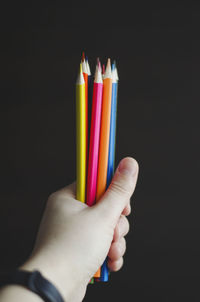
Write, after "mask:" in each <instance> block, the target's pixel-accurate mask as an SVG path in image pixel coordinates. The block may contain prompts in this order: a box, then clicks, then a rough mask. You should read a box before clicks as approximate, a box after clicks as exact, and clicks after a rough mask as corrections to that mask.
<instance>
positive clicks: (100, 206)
mask: <svg viewBox="0 0 200 302" xmlns="http://www.w3.org/2000/svg"><path fill="white" fill-rule="evenodd" d="M137 177H138V164H137V162H136V161H135V160H134V159H133V158H131V157H127V158H124V159H123V160H122V161H121V162H120V164H119V166H118V167H117V169H116V172H115V175H114V177H113V180H112V182H111V184H110V186H109V188H108V189H107V191H106V192H105V193H104V195H103V196H102V198H101V199H100V200H99V201H98V203H97V204H96V205H95V206H94V207H93V208H94V210H95V211H98V212H99V214H100V215H103V216H102V217H103V218H104V219H108V220H109V222H110V223H112V224H114V225H115V224H116V223H117V221H118V219H119V217H120V215H121V213H122V211H123V209H124V208H125V206H126V204H127V200H128V199H130V197H131V195H132V194H133V192H134V189H135V186H136V182H137Z"/></svg>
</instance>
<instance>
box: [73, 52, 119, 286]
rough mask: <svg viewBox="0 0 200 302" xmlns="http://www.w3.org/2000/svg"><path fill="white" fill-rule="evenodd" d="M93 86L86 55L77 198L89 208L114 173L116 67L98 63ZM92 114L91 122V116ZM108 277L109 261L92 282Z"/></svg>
mask: <svg viewBox="0 0 200 302" xmlns="http://www.w3.org/2000/svg"><path fill="white" fill-rule="evenodd" d="M91 82H92V81H91V73H90V67H89V63H88V59H87V58H85V55H84V53H83V56H82V61H81V64H80V70H79V74H78V78H77V82H76V198H77V199H78V200H80V201H82V202H85V203H86V204H87V205H88V206H92V205H94V204H95V203H96V202H98V200H99V199H100V198H101V196H102V195H103V193H104V192H105V190H106V188H107V187H108V186H109V184H110V182H111V179H112V176H113V173H114V162H115V141H116V113H117V90H118V73H117V67H116V63H115V62H114V63H113V64H112V66H111V62H110V59H108V61H107V65H106V68H105V66H104V65H103V67H101V63H100V61H99V59H97V65H96V70H95V75H94V82H93V84H92V83H91ZM90 85H93V92H92V104H91V110H88V109H90V108H88V107H89V106H88V104H89V102H88V98H89V97H90V95H89V93H88V89H89V86H90ZM90 111H91V118H90V116H88V115H89V114H88V112H90ZM88 121H90V122H88ZM89 128H90V135H89ZM108 276H109V271H108V268H107V261H106V260H105V262H104V264H103V265H102V267H101V268H100V269H99V270H98V271H97V272H96V274H95V275H94V278H93V280H92V281H103V282H106V281H108ZM91 283H92V282H91Z"/></svg>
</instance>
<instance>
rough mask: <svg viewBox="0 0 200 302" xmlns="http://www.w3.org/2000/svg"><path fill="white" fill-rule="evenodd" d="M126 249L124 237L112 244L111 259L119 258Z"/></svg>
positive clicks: (109, 255)
mask: <svg viewBox="0 0 200 302" xmlns="http://www.w3.org/2000/svg"><path fill="white" fill-rule="evenodd" d="M125 251H126V240H125V238H124V237H122V238H120V239H119V240H118V241H116V242H114V243H112V244H111V247H110V250H109V253H108V257H109V258H110V260H111V261H117V260H119V259H120V258H121V257H122V256H123V255H124V253H125Z"/></svg>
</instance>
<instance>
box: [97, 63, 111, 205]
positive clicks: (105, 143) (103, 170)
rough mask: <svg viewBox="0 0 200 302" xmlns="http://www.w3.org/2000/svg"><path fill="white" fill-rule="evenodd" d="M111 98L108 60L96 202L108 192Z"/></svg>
mask: <svg viewBox="0 0 200 302" xmlns="http://www.w3.org/2000/svg"><path fill="white" fill-rule="evenodd" d="M111 97H112V72H111V64H110V59H108V62H107V66H106V70H105V74H104V78H103V97H102V111H101V130H100V145H99V162H98V176H97V195H96V201H98V200H99V199H100V198H101V196H102V195H103V193H104V192H105V190H106V183H107V168H108V150H109V136H110V115H111Z"/></svg>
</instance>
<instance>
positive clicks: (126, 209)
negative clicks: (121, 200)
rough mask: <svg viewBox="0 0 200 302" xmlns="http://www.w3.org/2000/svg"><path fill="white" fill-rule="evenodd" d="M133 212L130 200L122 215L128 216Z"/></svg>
mask: <svg viewBox="0 0 200 302" xmlns="http://www.w3.org/2000/svg"><path fill="white" fill-rule="evenodd" d="M130 214H131V205H130V200H129V202H128V204H127V205H126V207H125V208H124V209H123V212H122V215H125V216H128V215H130Z"/></svg>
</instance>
